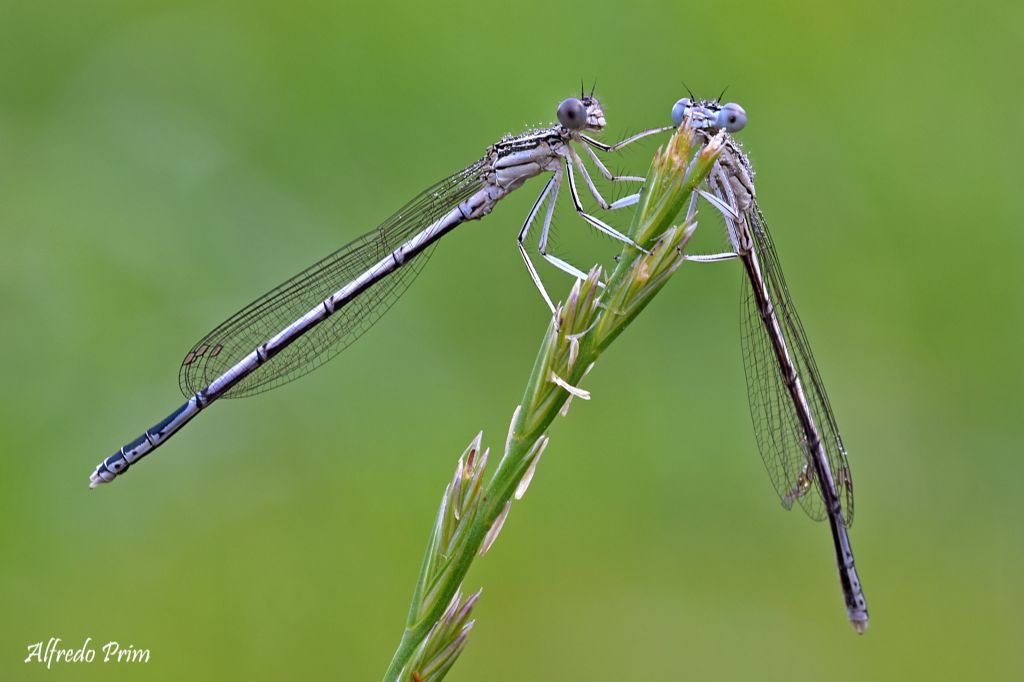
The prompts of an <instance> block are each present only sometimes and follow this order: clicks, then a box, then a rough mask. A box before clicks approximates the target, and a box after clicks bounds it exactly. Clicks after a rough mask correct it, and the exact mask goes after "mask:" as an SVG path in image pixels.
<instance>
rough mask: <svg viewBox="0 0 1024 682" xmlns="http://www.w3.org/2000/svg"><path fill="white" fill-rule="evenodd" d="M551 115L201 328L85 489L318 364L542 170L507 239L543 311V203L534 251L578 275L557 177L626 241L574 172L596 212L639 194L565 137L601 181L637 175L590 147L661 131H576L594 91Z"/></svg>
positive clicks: (590, 118) (591, 121)
mask: <svg viewBox="0 0 1024 682" xmlns="http://www.w3.org/2000/svg"><path fill="white" fill-rule="evenodd" d="M557 117H558V123H557V124H554V125H552V126H551V127H549V128H543V129H539V130H532V131H529V132H526V133H523V134H520V135H515V136H508V137H505V138H504V139H502V140H501V141H499V142H497V143H496V144H493V145H491V146H490V147H488V148H487V152H486V154H485V156H484V157H483V158H481V159H480V160H479V161H476V162H475V163H473V164H471V165H469V166H468V167H466V168H464V169H463V170H460V171H458V172H457V173H455V174H453V175H451V176H449V177H447V178H445V179H444V180H441V181H440V182H438V183H436V184H435V185H433V186H431V187H429V188H428V189H426V190H425V191H423V192H422V193H420V194H419V195H418V196H417V197H416V198H414V199H413V200H412V201H410V202H409V203H408V204H406V205H405V206H404V207H402V208H401V209H399V211H398V212H397V213H395V214H394V215H392V216H391V217H390V218H388V219H387V220H385V221H384V222H383V223H381V225H380V226H379V227H377V228H375V229H373V230H372V231H370V232H368V233H366V234H364V235H363V236H361V237H358V238H357V239H355V240H354V241H352V242H350V243H349V244H347V245H345V246H343V247H341V248H340V249H338V250H337V251H335V252H334V253H332V254H331V255H330V256H327V257H326V258H324V259H323V260H321V261H319V262H317V263H314V264H313V265H311V266H310V267H308V268H306V269H305V270H303V271H302V272H300V273H298V274H297V275H295V276H294V277H292V278H291V279H289V280H287V281H285V282H284V283H283V284H280V285H279V286H277V287H275V288H273V289H271V290H270V291H269V292H267V293H266V294H264V295H263V296H260V297H259V298H258V299H256V300H255V301H253V302H252V303H250V304H249V305H247V306H245V307H244V308H242V309H241V310H240V311H238V312H237V313H235V314H234V315H232V316H231V317H229V318H228V319H227V320H225V321H224V322H223V323H221V324H220V325H219V326H218V327H217V328H216V329H214V330H213V331H211V332H210V333H209V334H207V335H206V336H204V337H203V338H202V339H201V340H200V341H199V342H198V343H197V344H196V345H195V346H194V347H193V348H192V349H191V350H190V351H189V352H188V354H187V355H186V356H185V359H184V360H183V361H182V364H181V370H180V372H179V384H180V387H181V390H182V393H184V394H185V396H186V397H188V401H187V402H185V404H184V405H182V406H181V407H179V408H178V409H176V410H175V411H174V412H172V413H171V414H170V415H168V416H167V417H166V418H165V419H163V420H162V421H160V422H159V423H157V424H156V425H154V426H153V427H152V428H150V429H148V430H147V431H145V432H144V433H143V434H142V435H141V436H139V437H138V438H136V439H135V440H133V441H131V442H130V443H128V444H127V445H125V446H123V447H121V448H120V449H119V450H117V452H115V453H114V454H113V455H111V456H110V457H107V458H106V459H105V460H104V461H103V462H101V463H100V464H99V466H97V467H96V470H95V471H94V472H93V473H92V475H91V476H90V477H89V478H90V483H89V485H90V487H93V488H94V487H96V486H97V485H99V484H101V483H109V482H110V481H113V480H114V479H115V478H116V477H117V476H119V475H120V474H123V473H124V472H125V471H126V470H127V469H128V467H129V466H130V465H132V464H134V463H135V462H137V461H139V460H140V459H141V458H142V457H144V456H146V455H147V454H148V453H150V452H152V451H153V450H154V449H156V448H157V447H159V446H160V445H162V444H163V443H164V442H165V441H166V440H167V439H168V438H170V437H171V436H172V435H174V434H175V433H176V432H177V431H178V430H179V429H181V427H183V426H184V425H185V424H187V423H188V422H189V421H190V420H191V419H192V418H193V417H195V416H196V415H197V414H199V412H200V411H201V410H203V409H204V408H206V407H208V406H209V405H210V404H211V403H213V402H214V401H215V400H217V399H218V398H225V397H227V398H241V397H245V396H250V395H254V394H256V393H260V392H262V391H267V390H269V389H272V388H275V387H277V386H280V385H281V384H284V383H286V382H288V381H291V380H293V379H295V378H297V377H299V376H302V375H303V374H306V373H307V372H309V371H311V370H313V369H315V368H316V367H319V366H320V365H322V364H323V363H325V362H327V361H328V360H329V359H331V358H332V357H334V356H335V355H337V354H338V353H339V352H341V350H343V349H344V348H345V347H347V346H348V345H349V344H351V343H352V342H353V341H355V340H356V339H357V338H358V337H359V336H360V335H361V334H363V333H364V332H365V331H366V330H367V329H369V328H370V326H372V325H373V324H374V323H375V322H376V321H377V320H378V319H380V317H381V316H382V315H383V314H384V313H385V312H386V311H387V310H388V309H389V308H390V307H391V306H392V305H393V304H394V302H395V301H396V300H397V299H398V297H399V296H400V295H401V294H402V293H403V292H404V291H405V290H406V288H407V287H408V286H409V284H410V283H411V282H412V280H413V279H414V278H415V277H416V275H417V274H418V273H419V272H420V270H421V269H422V267H423V265H424V264H425V263H426V260H427V258H428V256H429V254H430V252H431V251H432V250H433V246H434V245H435V243H436V242H437V240H438V239H440V238H441V237H443V236H444V235H446V234H447V233H448V232H450V231H451V230H453V229H454V228H455V227H457V226H458V225H461V224H462V223H464V222H466V221H469V220H476V219H479V218H482V217H484V216H485V215H487V214H488V213H490V212H491V210H492V209H493V208H494V206H495V204H497V203H498V202H499V201H500V200H501V199H503V198H504V197H505V196H507V195H508V194H509V193H511V192H512V191H514V190H516V189H518V188H519V187H520V186H522V184H523V183H524V182H526V181H527V180H529V179H530V178H533V177H536V176H538V175H542V174H550V176H551V177H550V178H549V179H548V181H547V184H545V185H544V188H543V190H542V191H541V193H540V196H538V197H537V200H536V202H535V203H534V205H533V208H532V209H531V210H530V212H529V214H528V215H527V217H526V221H525V223H524V224H523V227H522V229H521V230H520V231H519V237H518V244H519V252H520V254H521V255H522V257H523V260H524V261H525V263H526V267H527V270H528V272H529V274H530V277H531V279H532V280H533V282H534V284H535V285H536V286H537V288H538V290H539V291H540V293H541V296H542V297H543V298H544V301H545V302H546V303H547V305H548V307H549V308H551V310H552V311H554V309H555V306H554V304H553V303H552V300H551V297H550V296H549V295H548V293H547V291H546V290H545V289H544V285H543V283H542V282H541V279H540V276H539V275H538V274H537V270H536V268H535V267H534V265H533V262H532V261H531V259H530V257H529V255H528V254H527V252H526V247H525V245H524V242H525V240H526V237H527V235H528V233H529V230H530V226H531V225H532V224H533V222H534V219H535V218H536V217H537V215H538V214H539V213H540V211H541V209H542V208H544V206H545V202H546V203H547V210H546V212H545V215H544V218H543V223H542V225H541V231H540V240H539V251H540V254H541V256H542V257H543V258H544V259H546V260H547V261H548V262H550V263H551V264H553V265H554V266H555V267H557V268H559V269H561V270H563V271H564V272H567V273H569V274H571V275H573V276H575V277H579V278H586V274H585V273H584V272H582V271H581V270H580V269H578V268H576V267H575V266H573V265H571V264H569V263H567V262H565V261H563V260H561V259H559V258H557V257H556V256H554V255H552V254H550V253H548V250H547V244H548V234H549V231H550V228H551V218H552V215H553V213H554V207H555V201H556V198H557V196H558V191H559V189H560V188H561V186H562V182H563V178H565V179H567V180H568V183H569V192H570V194H571V196H572V202H573V205H574V206H575V208H576V211H577V212H578V213H579V215H580V216H581V217H582V218H583V219H584V220H585V221H586V222H587V223H589V224H590V225H592V226H593V227H594V228H596V229H598V230H599V231H601V232H603V233H605V234H607V235H609V236H611V237H613V238H615V239H618V240H621V241H623V242H626V243H628V244H632V241H631V240H630V239H629V238H628V237H626V236H625V235H623V234H621V233H620V232H618V231H617V230H615V229H614V228H613V227H611V226H610V225H608V224H607V223H605V222H604V221H602V220H600V219H599V218H597V217H595V216H593V215H590V214H589V213H587V212H586V211H585V210H584V208H583V204H582V202H581V200H580V195H579V191H578V189H577V186H576V172H579V173H580V175H581V176H582V177H583V180H584V181H585V183H586V186H587V188H588V189H589V190H590V192H591V194H593V196H594V198H595V199H596V200H597V203H598V204H599V205H600V206H601V207H602V208H604V209H609V210H611V209H616V208H622V207H623V206H629V205H630V204H633V203H636V200H637V197H638V195H637V194H631V195H629V196H626V197H623V198H622V199H619V200H618V201H615V202H614V203H609V202H607V201H605V200H604V198H603V197H602V196H601V193H600V192H599V191H598V189H597V187H596V186H595V185H594V182H593V180H592V179H591V177H590V174H589V173H588V172H587V169H586V166H585V165H584V164H583V160H582V159H581V157H580V155H579V153H578V152H577V150H576V146H580V147H582V149H584V150H585V151H586V153H587V154H588V155H589V157H590V159H591V160H592V161H593V163H594V164H595V165H596V166H597V168H598V169H599V170H600V171H601V173H602V174H603V175H604V176H605V177H606V178H607V179H608V180H610V181H613V182H617V181H627V182H642V181H643V178H640V177H634V176H615V175H613V174H612V173H611V171H609V170H608V168H607V166H605V164H603V163H602V162H601V160H600V159H599V158H598V156H597V154H596V153H595V151H594V150H595V149H596V150H598V151H602V152H612V151H616V150H618V149H621V148H622V147H624V146H626V145H628V144H631V143H632V142H635V141H637V140H639V139H641V138H643V137H646V136H647V135H650V134H653V133H657V132H661V131H663V130H666V128H657V129H652V130H647V131H643V132H640V133H637V134H636V135H633V136H631V137H629V138H626V139H625V140H622V141H621V142H619V143H618V144H614V145H606V144H603V143H601V142H599V141H597V140H595V139H593V138H591V137H589V136H588V135H586V132H588V131H593V132H598V131H601V130H602V129H604V127H605V117H604V111H603V109H602V107H601V103H600V102H599V101H598V100H597V98H595V97H593V92H591V94H590V96H586V95H584V94H583V93H582V92H581V93H580V97H578V98H576V97H572V98H569V99H567V100H565V101H563V102H562V103H561V104H560V105H559V107H558V111H557ZM634 246H635V245H634Z"/></svg>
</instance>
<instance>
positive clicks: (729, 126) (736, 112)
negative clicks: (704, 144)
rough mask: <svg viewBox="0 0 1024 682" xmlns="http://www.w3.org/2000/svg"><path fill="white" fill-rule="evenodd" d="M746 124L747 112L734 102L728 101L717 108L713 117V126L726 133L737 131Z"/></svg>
mask: <svg viewBox="0 0 1024 682" xmlns="http://www.w3.org/2000/svg"><path fill="white" fill-rule="evenodd" d="M746 125H747V112H745V111H743V107H741V106H740V105H739V104H736V103H735V102H729V103H728V104H726V105H724V106H723V107H722V108H721V109H720V110H719V112H718V117H717V118H716V119H715V126H716V127H718V128H720V129H722V130H724V131H725V132H727V133H735V132H739V131H740V130H743V128H744V126H746Z"/></svg>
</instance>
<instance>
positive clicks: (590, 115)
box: [558, 95, 605, 131]
mask: <svg viewBox="0 0 1024 682" xmlns="http://www.w3.org/2000/svg"><path fill="white" fill-rule="evenodd" d="M558 122H559V123H561V124H562V125H563V126H564V127H566V128H568V129H569V130H572V131H577V130H604V126H605V120H604V110H603V109H602V108H601V103H600V102H599V101H597V98H596V97H591V96H589V95H585V96H583V97H582V98H576V97H570V98H569V99H567V100H564V101H563V102H562V103H561V104H559V105H558Z"/></svg>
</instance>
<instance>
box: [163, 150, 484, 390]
mask: <svg viewBox="0 0 1024 682" xmlns="http://www.w3.org/2000/svg"><path fill="white" fill-rule="evenodd" d="M483 168H484V164H483V161H482V160H481V161H478V162H476V163H475V164H473V165H471V166H469V167H468V168H466V169H464V170H462V171H460V172H458V173H456V174H455V175H452V176H450V177H448V178H445V179H444V180H442V181H440V182H438V183H437V184H435V185H433V186H432V187H430V188H428V189H426V190H424V191H423V192H422V193H420V194H419V195H418V196H417V197H416V198H414V199H413V200H412V201H410V202H409V203H407V204H406V205H405V206H403V207H402V208H401V209H400V210H399V211H398V212H397V213H395V214H394V215H392V216H391V217H390V218H388V219H387V220H385V221H384V222H383V223H382V224H381V225H380V226H379V227H377V228H375V229H374V230H371V231H370V232H367V233H366V234H364V235H362V236H361V237H357V238H356V239H355V240H353V241H351V242H349V243H348V244H346V245H345V246H343V247H341V248H340V249H338V250H337V251H335V252H334V253H332V254H331V255H329V256H327V257H326V258H324V259H323V260H321V261H319V262H317V263H314V264H313V265H311V266H309V267H308V268H306V269H305V270H303V271H302V272H300V273H298V274H297V275H295V276H294V277H292V278H290V279H288V280H287V281H285V282H283V283H282V284H280V285H278V286H276V287H274V288H273V289H271V290H270V291H268V292H267V293H265V294H264V295H263V296H260V297H259V298H258V299H256V300H255V301H253V302H252V303H250V304H249V305H247V306H245V307H244V308H242V309H241V310H239V311H238V312H237V313H235V314H234V315H232V316H231V317H230V318H228V319H227V320H225V321H224V322H222V323H221V324H220V325H219V326H218V327H217V328H216V329H214V330H213V331H211V332H210V333H209V334H207V335H206V336H204V337H203V338H202V339H200V340H199V342H198V343H196V344H195V346H193V347H192V349H191V350H190V351H189V352H188V354H187V355H186V356H185V359H184V360H183V361H182V363H181V370H180V371H179V373H178V383H179V385H180V387H181V391H182V393H184V394H185V395H186V396H190V395H192V394H194V393H196V392H197V391H200V390H202V389H203V388H205V387H206V386H208V385H209V384H210V383H211V382H212V381H213V380H214V379H216V378H217V377H218V376H220V375H221V374H223V373H224V372H225V371H227V369H228V368H230V367H232V366H233V365H234V364H235V363H237V362H238V361H239V360H241V359H242V358H243V357H245V356H246V355H248V354H249V353H251V352H252V351H253V350H255V349H256V347H257V346H259V345H260V344H261V343H263V342H265V341H267V340H268V339H270V338H271V337H272V336H274V335H275V334H277V333H278V332H279V331H281V330H282V329H284V328H285V327H287V326H288V325H289V324H291V323H292V322H293V321H295V320H296V319H298V318H299V317H301V316H302V315H303V314H305V313H306V312H307V311H309V310H310V309H311V308H313V307H314V306H315V305H317V304H318V303H320V302H321V301H323V300H324V299H325V298H327V297H328V296H330V295H331V294H332V293H334V292H335V291H337V290H338V289H341V288H342V287H343V286H344V285H345V284H347V283H349V282H350V281H352V280H353V279H355V278H356V277H357V276H359V275H360V274H362V273H363V272H365V271H366V270H367V269H369V268H370V266H372V265H374V264H375V263H377V262H378V261H380V260H381V259H383V258H384V257H385V256H387V255H388V254H390V253H392V252H393V251H394V250H395V249H397V248H398V247H399V246H401V245H402V244H403V243H405V242H406V241H408V240H409V239H410V238H411V237H412V236H413V235H415V234H417V233H418V232H420V231H421V230H423V229H424V228H425V227H427V226H428V225H430V224H431V223H433V222H435V221H437V220H438V219H440V218H441V217H443V216H444V215H445V214H447V213H448V212H449V211H450V210H452V209H453V208H455V207H456V206H457V205H458V204H459V203H460V202H462V201H464V200H465V199H467V198H469V197H470V196H471V195H472V194H473V193H474V192H476V191H477V190H478V189H480V187H481V186H482V183H481V176H482V174H483ZM432 251H433V246H431V247H430V248H428V249H426V250H424V251H423V252H422V253H420V254H419V256H417V257H415V258H412V259H410V260H408V261H406V263H405V264H404V265H403V266H402V267H401V268H399V269H398V270H396V271H395V272H394V273H392V274H391V275H390V276H388V277H385V278H384V279H383V280H381V281H380V282H378V283H377V284H375V285H374V286H372V287H371V288H369V289H368V290H366V291H365V292H363V293H362V294H361V295H360V296H359V297H357V298H356V299H354V300H352V301H351V302H349V303H348V305H346V306H345V307H344V308H342V309H340V310H338V311H337V312H335V313H334V315H332V316H331V317H328V318H327V319H326V320H324V321H323V322H322V323H320V324H319V325H317V326H316V327H313V328H312V329H311V330H310V331H308V332H307V333H306V334H304V335H303V336H301V337H300V338H298V339H296V340H295V341H294V342H293V343H292V344H291V345H289V346H288V347H286V348H285V349H284V350H282V351H281V352H280V353H278V354H277V355H276V356H274V357H273V358H271V359H270V360H269V361H268V362H266V363H265V364H263V365H261V366H260V367H259V368H258V369H257V370H256V371H255V372H253V373H252V374H250V375H249V376H248V377H246V378H245V379H243V380H242V381H240V382H239V383H238V384H236V385H235V386H233V387H232V388H231V389H230V390H229V391H228V392H227V393H226V394H225V395H224V397H227V398H242V397H247V396H250V395H255V394H256V393H261V392H263V391H269V390H270V389H272V388H276V387H278V386H281V385H282V384H285V383H288V382H289V381H292V380H293V379H297V378H298V377H300V376H302V375H304V374H306V373H308V372H310V371H312V370H314V369H316V368H317V367H319V366H320V365H322V364H324V363H325V362H327V361H328V360H330V359H331V358H333V357H334V356H336V355H337V354H338V353H340V352H341V351H342V350H344V349H345V348H346V347H348V346H349V345H350V344H351V343H352V342H353V341H355V340H356V339H357V338H359V337H360V336H361V335H362V334H363V333H364V332H365V331H366V330H367V329H369V328H370V327H371V326H373V324H374V323H375V322H376V321H377V320H379V319H380V318H381V317H382V316H383V315H384V313H385V312H387V311H388V309H389V308H390V307H391V306H392V305H394V303H395V301H397V300H398V298H399V297H400V296H401V295H402V294H403V293H404V292H405V291H406V289H407V288H408V287H409V285H410V284H411V283H412V281H413V280H414V279H415V278H416V275H418V274H419V272H420V270H422V269H423V266H424V265H425V264H426V262H427V260H428V259H429V257H430V253H431V252H432Z"/></svg>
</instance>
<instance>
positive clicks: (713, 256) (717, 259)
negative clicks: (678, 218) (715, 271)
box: [684, 189, 739, 263]
mask: <svg viewBox="0 0 1024 682" xmlns="http://www.w3.org/2000/svg"><path fill="white" fill-rule="evenodd" d="M699 197H704V198H705V199H708V203H710V204H711V205H712V206H713V207H714V208H716V209H718V211H719V212H721V214H722V216H723V217H724V218H725V219H726V221H729V220H732V219H733V218H734V217H736V215H737V214H736V212H735V211H733V210H732V208H731V207H730V206H728V205H726V204H725V203H724V202H722V201H721V199H719V198H718V197H716V196H715V195H713V194H709V193H708V192H705V191H703V190H699V189H695V190H693V194H692V195H691V196H690V206H689V208H687V209H686V222H687V223H689V222H690V221H691V220H693V217H694V216H695V215H696V214H697V199H698V198H699ZM712 199H713V201H712ZM738 255H739V254H737V253H735V252H734V251H726V252H723V253H700V254H686V255H685V256H684V258H685V259H686V260H688V261H692V262H694V263H721V262H723V261H727V260H732V259H733V258H736V257H737V256H738Z"/></svg>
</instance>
